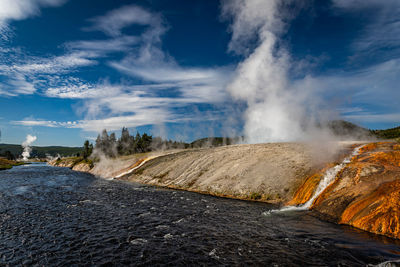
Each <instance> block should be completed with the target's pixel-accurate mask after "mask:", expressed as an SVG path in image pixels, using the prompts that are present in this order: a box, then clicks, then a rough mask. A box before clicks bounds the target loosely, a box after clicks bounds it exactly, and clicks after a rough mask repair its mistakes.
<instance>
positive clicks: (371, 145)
mask: <svg viewBox="0 0 400 267" xmlns="http://www.w3.org/2000/svg"><path fill="white" fill-rule="evenodd" d="M378 144H380V143H369V144H366V145H364V146H362V147H361V148H360V149H359V153H360V154H363V153H365V152H368V151H371V150H375V149H376V147H377V146H378Z"/></svg>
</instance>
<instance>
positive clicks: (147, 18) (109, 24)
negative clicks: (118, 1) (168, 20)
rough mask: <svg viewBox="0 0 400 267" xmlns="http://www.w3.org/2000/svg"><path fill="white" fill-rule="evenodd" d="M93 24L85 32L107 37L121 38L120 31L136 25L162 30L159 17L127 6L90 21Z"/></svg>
mask: <svg viewBox="0 0 400 267" xmlns="http://www.w3.org/2000/svg"><path fill="white" fill-rule="evenodd" d="M89 21H91V22H92V23H93V25H92V26H91V27H87V28H85V29H86V30H100V31H103V32H104V33H105V34H107V35H109V36H114V37H116V36H121V35H122V32H121V30H122V29H123V28H125V27H127V26H129V25H132V24H138V25H144V26H150V27H152V28H157V29H164V27H163V21H162V18H161V16H160V15H158V14H156V13H153V12H149V11H147V10H145V9H143V8H141V7H139V6H136V5H129V6H123V7H120V8H118V9H114V10H112V11H110V12H108V13H107V14H105V15H104V16H99V17H95V18H92V19H90V20H89Z"/></svg>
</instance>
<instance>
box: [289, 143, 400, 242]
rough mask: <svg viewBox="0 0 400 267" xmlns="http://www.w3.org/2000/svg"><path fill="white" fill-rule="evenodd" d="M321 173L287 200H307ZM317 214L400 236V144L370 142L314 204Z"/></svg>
mask: <svg viewBox="0 0 400 267" xmlns="http://www.w3.org/2000/svg"><path fill="white" fill-rule="evenodd" d="M322 173H323V172H321V173H320V174H315V175H313V176H310V177H309V178H308V179H306V181H305V182H304V183H303V185H302V186H300V188H299V189H298V190H297V192H296V193H295V196H294V198H293V199H292V200H291V201H290V202H289V203H288V204H290V205H299V204H303V203H305V202H306V201H307V200H308V199H309V198H310V197H311V196H312V195H313V191H314V190H315V188H316V186H317V185H318V182H319V180H320V179H321V177H322ZM311 210H313V211H314V212H315V213H316V214H318V215H319V216H321V217H322V218H324V219H328V220H331V221H334V222H337V223H340V224H348V225H351V226H354V227H356V228H359V229H362V230H365V231H369V232H372V233H375V234H381V235H386V236H389V237H393V238H400V221H399V217H400V145H399V144H396V143H390V142H379V143H370V144H368V145H365V146H364V147H362V148H361V149H360V151H359V155H357V156H354V157H353V158H352V159H351V162H350V163H349V164H347V165H346V166H345V167H344V168H343V170H342V171H341V172H340V173H338V175H337V177H336V180H335V181H334V182H333V183H332V184H331V185H330V186H329V187H328V188H326V190H325V191H324V192H322V193H321V195H320V196H319V197H318V198H317V199H316V200H315V201H314V203H313V204H312V206H311Z"/></svg>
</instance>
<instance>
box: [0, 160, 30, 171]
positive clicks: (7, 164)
mask: <svg viewBox="0 0 400 267" xmlns="http://www.w3.org/2000/svg"><path fill="white" fill-rule="evenodd" d="M25 164H27V163H25V162H21V161H15V160H8V159H5V158H0V170H8V169H11V168H12V167H13V166H20V165H25Z"/></svg>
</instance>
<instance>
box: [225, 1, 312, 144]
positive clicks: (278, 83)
mask: <svg viewBox="0 0 400 267" xmlns="http://www.w3.org/2000/svg"><path fill="white" fill-rule="evenodd" d="M291 3H294V1H285V2H284V3H283V1H279V0H268V1H263V0H230V1H223V2H222V16H223V17H224V18H227V19H232V23H231V27H230V29H231V31H232V39H231V42H230V44H229V50H230V51H232V52H235V53H236V54H239V55H243V56H245V57H246V58H245V59H244V61H242V62H241V63H240V64H239V65H238V67H237V69H236V75H235V78H234V79H233V81H232V82H231V83H230V84H229V85H228V91H229V92H230V93H231V94H232V96H233V97H234V98H235V99H237V100H243V101H245V102H246V103H247V110H246V113H245V120H246V122H245V126H244V135H245V138H246V142H249V143H261V142H280V141H299V140H304V139H307V135H308V132H307V131H309V127H310V125H313V124H312V123H311V120H310V118H309V117H308V116H309V115H310V114H309V109H310V108H312V107H310V106H309V104H310V103H309V102H314V103H315V102H316V99H314V98H315V97H312V98H313V99H310V94H309V92H308V90H305V89H304V88H296V89H295V88H294V87H293V86H291V84H290V82H289V79H288V73H289V70H290V66H291V64H292V62H291V59H290V55H289V53H288V52H287V50H286V49H285V48H284V47H283V45H282V42H281V40H280V36H281V35H282V34H283V33H284V31H285V28H286V21H287V20H289V19H290V14H289V12H284V10H285V8H288V7H289V5H290V4H291ZM292 11H293V10H292ZM306 107H307V108H306Z"/></svg>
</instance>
